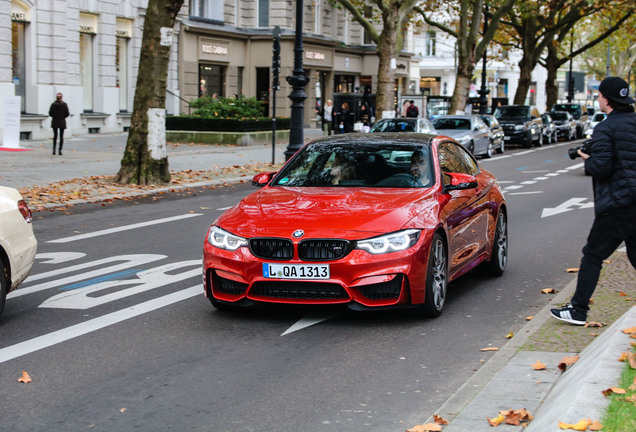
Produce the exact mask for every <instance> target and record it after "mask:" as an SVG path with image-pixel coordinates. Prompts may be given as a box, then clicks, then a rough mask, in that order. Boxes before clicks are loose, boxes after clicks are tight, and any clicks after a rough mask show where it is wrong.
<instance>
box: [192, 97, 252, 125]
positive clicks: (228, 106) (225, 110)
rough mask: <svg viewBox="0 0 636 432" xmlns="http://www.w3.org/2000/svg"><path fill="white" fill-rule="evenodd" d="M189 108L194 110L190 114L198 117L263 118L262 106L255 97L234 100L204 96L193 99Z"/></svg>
mask: <svg viewBox="0 0 636 432" xmlns="http://www.w3.org/2000/svg"><path fill="white" fill-rule="evenodd" d="M190 106H192V108H195V111H194V112H193V113H192V114H193V115H195V116H198V117H205V118H227V119H239V120H243V119H256V118H261V117H263V104H262V103H261V102H260V101H258V100H257V99H256V98H255V97H248V98H246V97H243V98H240V99H236V98H228V97H220V98H212V97H210V96H204V97H202V98H199V99H194V100H193V101H192V102H190Z"/></svg>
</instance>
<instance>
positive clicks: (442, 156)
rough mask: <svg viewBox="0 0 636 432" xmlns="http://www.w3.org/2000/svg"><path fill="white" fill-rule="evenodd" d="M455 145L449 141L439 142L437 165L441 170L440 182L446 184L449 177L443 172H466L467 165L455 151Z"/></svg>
mask: <svg viewBox="0 0 636 432" xmlns="http://www.w3.org/2000/svg"><path fill="white" fill-rule="evenodd" d="M457 148H458V147H457V146H456V145H455V144H453V143H450V142H445V143H442V144H440V146H439V149H438V156H439V167H440V169H441V170H442V182H443V184H448V181H449V178H448V176H445V175H444V173H451V172H455V173H465V174H468V173H467V172H466V171H467V168H468V167H467V166H466V164H465V163H464V161H463V160H462V158H461V157H460V156H459V154H458V153H457V151H456V150H457Z"/></svg>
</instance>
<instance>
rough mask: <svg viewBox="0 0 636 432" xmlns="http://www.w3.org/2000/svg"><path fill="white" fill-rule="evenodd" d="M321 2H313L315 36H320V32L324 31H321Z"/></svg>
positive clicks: (316, 0)
mask: <svg viewBox="0 0 636 432" xmlns="http://www.w3.org/2000/svg"><path fill="white" fill-rule="evenodd" d="M321 2H322V0H313V2H312V6H313V7H312V9H311V11H312V14H313V24H314V33H315V34H320V32H321V31H322V29H321V22H320V19H321V16H320V14H321V13H322V7H321Z"/></svg>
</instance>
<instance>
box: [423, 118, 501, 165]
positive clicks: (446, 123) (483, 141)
mask: <svg viewBox="0 0 636 432" xmlns="http://www.w3.org/2000/svg"><path fill="white" fill-rule="evenodd" d="M433 126H434V127H435V130H436V131H437V133H438V134H440V135H446V136H449V137H451V138H454V139H456V140H457V141H459V142H460V143H461V144H462V145H463V146H464V147H466V148H467V149H468V150H470V152H471V153H472V154H473V155H475V156H484V157H486V158H490V157H492V155H493V152H494V146H493V142H492V141H493V138H492V133H491V132H490V128H489V127H488V125H486V123H484V121H483V120H482V119H481V118H479V116H477V115H447V116H441V117H437V118H436V119H434V120H433Z"/></svg>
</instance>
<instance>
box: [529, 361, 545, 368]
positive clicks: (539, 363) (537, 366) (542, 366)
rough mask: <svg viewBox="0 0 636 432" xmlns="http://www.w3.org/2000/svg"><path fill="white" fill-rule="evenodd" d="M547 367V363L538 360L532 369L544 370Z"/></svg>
mask: <svg viewBox="0 0 636 432" xmlns="http://www.w3.org/2000/svg"><path fill="white" fill-rule="evenodd" d="M545 367H546V366H545V363H541V362H540V361H539V360H537V362H536V363H535V364H533V365H532V369H534V370H544V369H545Z"/></svg>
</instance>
